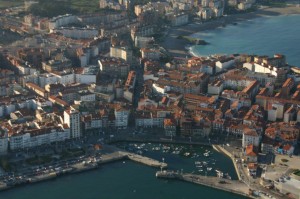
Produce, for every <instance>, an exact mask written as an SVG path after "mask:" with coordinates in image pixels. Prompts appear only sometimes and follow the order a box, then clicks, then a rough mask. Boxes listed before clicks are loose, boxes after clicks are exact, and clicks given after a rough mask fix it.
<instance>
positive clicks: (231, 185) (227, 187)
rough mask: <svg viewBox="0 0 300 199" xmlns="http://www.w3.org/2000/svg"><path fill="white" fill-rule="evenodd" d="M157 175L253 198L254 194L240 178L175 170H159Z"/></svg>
mask: <svg viewBox="0 0 300 199" xmlns="http://www.w3.org/2000/svg"><path fill="white" fill-rule="evenodd" d="M156 177H157V178H167V179H177V180H182V181H186V182H191V183H195V184H199V185H203V186H207V187H212V188H215V189H220V190H223V191H227V192H231V193H235V194H239V195H243V196H246V197H249V198H252V196H250V195H248V193H249V187H248V186H247V185H245V184H244V183H243V182H240V181H238V180H228V179H223V178H218V177H213V176H202V175H195V174H189V173H179V172H175V171H157V172H156Z"/></svg>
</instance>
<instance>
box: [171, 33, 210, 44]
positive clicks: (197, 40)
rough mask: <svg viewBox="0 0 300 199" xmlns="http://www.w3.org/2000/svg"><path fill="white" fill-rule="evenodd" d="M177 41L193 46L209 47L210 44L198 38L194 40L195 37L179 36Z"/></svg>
mask: <svg viewBox="0 0 300 199" xmlns="http://www.w3.org/2000/svg"><path fill="white" fill-rule="evenodd" d="M177 39H182V40H185V41H187V42H188V43H189V44H193V45H208V44H209V43H208V42H207V41H205V40H203V39H198V38H194V37H190V36H182V35H179V36H178V37H177Z"/></svg>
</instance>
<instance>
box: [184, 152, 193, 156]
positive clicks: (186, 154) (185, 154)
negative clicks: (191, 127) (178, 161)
mask: <svg viewBox="0 0 300 199" xmlns="http://www.w3.org/2000/svg"><path fill="white" fill-rule="evenodd" d="M190 154H191V153H189V152H186V153H184V154H183V155H184V156H186V157H187V156H189V155H190Z"/></svg>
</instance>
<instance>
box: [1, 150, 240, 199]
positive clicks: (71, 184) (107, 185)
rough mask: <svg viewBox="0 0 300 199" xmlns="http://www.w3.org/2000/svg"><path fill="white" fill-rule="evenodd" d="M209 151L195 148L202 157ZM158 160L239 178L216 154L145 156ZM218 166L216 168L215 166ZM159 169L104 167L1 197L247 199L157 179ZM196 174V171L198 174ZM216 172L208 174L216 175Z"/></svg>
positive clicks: (226, 160)
mask: <svg viewBox="0 0 300 199" xmlns="http://www.w3.org/2000/svg"><path fill="white" fill-rule="evenodd" d="M205 149H209V150H211V151H212V149H211V148H204V147H203V148H201V147H199V148H195V147H193V150H196V151H197V153H199V154H202V153H203V152H204V150H205ZM144 155H147V156H149V157H153V158H155V159H157V160H162V158H164V159H165V161H166V162H167V163H168V164H169V167H170V168H171V169H175V170H176V169H178V170H181V169H183V171H184V172H192V171H195V170H196V168H195V164H194V162H195V161H196V160H201V161H204V160H205V161H206V162H208V165H209V166H210V167H213V170H215V169H220V170H222V171H224V172H228V173H229V174H230V175H231V176H232V177H233V178H236V176H235V174H234V170H233V165H232V162H231V160H230V159H229V158H227V157H225V156H223V155H222V154H220V153H217V152H213V154H212V156H211V157H210V158H207V157H204V156H203V155H202V156H201V157H199V158H191V157H189V158H187V157H184V156H180V155H174V154H169V153H162V152H152V151H148V152H145V154H144ZM213 162H215V164H213ZM156 171H157V169H155V168H151V167H148V166H144V165H141V164H137V163H134V162H131V161H126V162H122V161H121V162H116V163H112V164H107V165H103V166H102V167H100V168H99V169H97V170H93V171H89V172H85V173H80V174H74V175H68V176H63V177H60V178H58V179H55V180H51V181H46V182H42V183H38V184H35V185H27V186H23V187H18V188H15V189H11V190H8V191H5V192H1V193H0V198H5V199H33V198H43V199H54V198H56V199H61V198H63V199H69V198H70V199H98V198H103V199H123V198H124V199H129V198H130V199H135V198H137V199H148V198H149V199H160V198H161V199H184V198H186V199H193V198H197V199H199V198H203V199H210V198H211V199H215V198H223V199H242V198H244V197H242V196H239V195H235V194H231V193H227V192H223V191H220V190H216V189H212V188H207V187H204V186H200V185H195V184H191V183H186V182H181V181H176V180H165V179H157V178H156V177H155V172H156ZM195 172H196V171H195ZM214 174H215V172H214V171H211V172H208V175H214Z"/></svg>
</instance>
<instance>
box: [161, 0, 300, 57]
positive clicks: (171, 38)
mask: <svg viewBox="0 0 300 199" xmlns="http://www.w3.org/2000/svg"><path fill="white" fill-rule="evenodd" d="M291 14H300V7H297V6H296V5H288V6H286V7H281V8H275V7H273V8H270V7H262V8H259V9H258V10H256V11H255V12H251V13H245V14H235V15H228V16H226V17H225V16H224V17H221V18H219V19H215V20H211V21H206V22H203V23H200V22H193V23H190V24H187V25H184V26H180V27H172V28H171V29H170V30H169V32H168V35H167V36H166V37H165V39H164V41H163V42H162V43H161V45H162V46H163V47H164V48H165V49H166V50H167V51H168V52H169V53H170V54H171V55H173V56H177V57H186V56H187V55H189V54H188V50H187V49H185V47H186V46H187V41H185V40H182V39H177V37H178V36H179V35H182V36H189V35H192V34H194V33H197V32H201V31H207V30H213V29H215V28H218V27H221V26H226V25H229V24H233V23H239V22H241V21H245V20H250V19H254V18H257V17H270V16H279V15H291Z"/></svg>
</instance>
